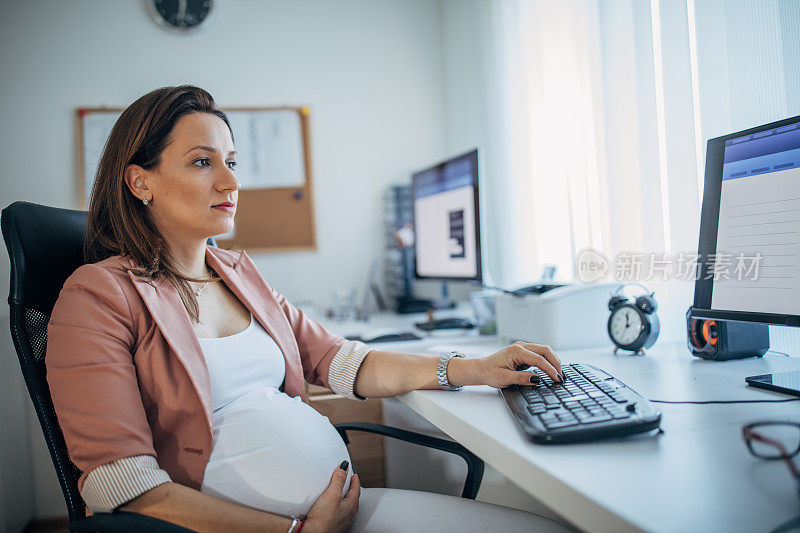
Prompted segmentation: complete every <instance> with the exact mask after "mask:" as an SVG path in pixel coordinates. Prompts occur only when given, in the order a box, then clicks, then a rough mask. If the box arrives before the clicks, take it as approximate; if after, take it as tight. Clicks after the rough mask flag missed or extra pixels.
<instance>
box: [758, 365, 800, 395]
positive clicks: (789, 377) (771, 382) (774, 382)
mask: <svg viewBox="0 0 800 533" xmlns="http://www.w3.org/2000/svg"><path fill="white" fill-rule="evenodd" d="M744 380H745V382H746V383H747V384H748V385H750V386H751V387H758V388H759V389H767V390H774V391H777V392H782V393H784V394H791V395H792V396H800V371H798V370H795V371H792V372H779V373H777V374H763V375H761V376H748V377H746V378H744Z"/></svg>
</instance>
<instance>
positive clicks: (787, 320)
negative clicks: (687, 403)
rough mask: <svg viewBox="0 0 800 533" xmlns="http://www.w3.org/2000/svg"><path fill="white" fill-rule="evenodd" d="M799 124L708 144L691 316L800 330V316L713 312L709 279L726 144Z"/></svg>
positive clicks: (764, 127)
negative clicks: (696, 277)
mask: <svg viewBox="0 0 800 533" xmlns="http://www.w3.org/2000/svg"><path fill="white" fill-rule="evenodd" d="M798 122H800V115H797V116H794V117H790V118H785V119H782V120H778V121H775V122H770V123H768V124H762V125H760V126H756V127H754V128H748V129H746V130H742V131H738V132H736V133H730V134H728V135H723V136H721V137H715V138H713V139H709V140H708V143H707V145H706V168H705V183H704V186H703V205H702V210H701V214H700V238H699V241H698V245H697V253H698V255H699V256H700V258H699V265H700V269H699V275H698V279H697V280H695V289H694V300H693V302H692V308H691V315H692V316H693V317H695V318H707V319H717V320H729V321H741V322H758V323H763V324H774V325H779V326H800V315H790V314H781V313H759V312H753V311H736V310H732V309H711V298H712V293H713V282H714V281H713V279H705V278H706V276H707V275H708V271H709V266H710V261H709V257H711V254H714V253H716V250H717V233H718V229H719V210H720V196H721V193H722V163H723V157H724V154H725V141H728V140H730V139H735V138H737V137H743V136H745V135H752V134H753V133H758V132H761V131H765V130H769V129H773V128H780V127H783V126H788V125H789V124H795V123H798Z"/></svg>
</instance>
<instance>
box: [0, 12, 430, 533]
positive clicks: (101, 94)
mask: <svg viewBox="0 0 800 533" xmlns="http://www.w3.org/2000/svg"><path fill="white" fill-rule="evenodd" d="M0 8H2V13H3V16H2V17H0V73H2V74H0V76H2V82H0V83H2V86H1V87H2V89H0V117H2V120H3V122H2V127H1V128H0V161H2V166H0V168H2V174H0V203H2V204H3V207H4V206H5V205H7V204H9V203H11V202H13V201H16V200H27V201H32V202H36V203H42V204H48V205H53V206H58V207H67V208H73V209H74V208H77V206H78V205H79V204H78V198H77V196H76V193H75V189H76V187H75V180H76V170H75V169H76V157H75V151H76V147H75V136H74V122H73V121H74V111H75V108H77V107H81V106H100V105H106V106H125V105H127V104H129V103H131V102H132V101H133V100H135V99H136V98H137V97H139V96H140V95H142V94H144V93H145V92H147V91H149V90H151V89H154V88H156V87H159V86H162V85H170V84H179V83H193V84H196V85H199V86H201V87H204V88H206V89H207V90H209V91H210V92H211V94H212V95H213V96H214V98H215V99H216V101H217V103H218V104H219V105H221V106H245V105H252V106H259V105H262V106H267V105H281V104H293V105H308V106H309V107H310V108H311V122H310V124H311V148H312V164H313V171H314V187H315V188H314V197H315V216H316V224H317V242H318V250H317V251H316V252H304V253H286V254H275V255H259V256H254V260H255V262H256V264H257V265H258V267H259V269H260V270H261V272H262V274H263V275H264V277H265V279H266V280H267V281H268V282H269V283H270V284H272V285H273V286H274V287H275V288H276V289H278V290H280V291H282V292H283V293H284V294H286V295H287V297H288V298H289V299H290V300H292V301H309V300H311V301H315V302H318V303H319V305H320V306H325V305H328V304H329V303H330V300H331V294H332V290H333V288H334V287H353V288H360V287H361V284H362V282H363V280H364V279H365V277H366V274H367V272H368V268H369V264H370V261H371V260H372V259H373V257H375V256H376V255H377V254H378V253H379V252H380V250H381V247H382V233H381V224H380V223H381V221H382V217H381V193H382V191H383V190H384V189H385V187H386V186H387V185H388V184H393V183H401V182H407V181H408V180H409V175H410V172H411V171H412V170H414V169H418V168H422V167H424V166H427V165H429V164H430V163H432V162H434V161H436V160H438V159H441V158H442V157H443V156H444V148H445V142H444V136H445V133H444V119H443V111H442V103H443V91H442V58H441V46H440V36H439V25H440V13H439V4H438V2H437V1H435V0H342V1H335V2H333V1H324V0H303V1H302V2H298V1H289V0H286V1H277V0H275V1H247V0H225V1H219V2H216V9H217V13H216V14H215V17H216V19H215V20H214V21H213V24H212V25H211V27H209V28H208V29H206V30H204V31H202V32H201V33H198V34H196V35H188V36H180V35H174V34H171V33H167V32H165V31H164V30H162V29H161V28H159V27H157V26H156V24H155V23H154V22H153V21H152V20H151V19H150V18H149V16H148V14H147V10H146V7H145V3H144V2H142V1H133V0H129V1H125V2H121V1H118V2H109V1H106V0H81V1H79V2H78V1H73V2H63V1H57V0H47V1H46V0H40V1H37V2H17V1H11V0H0ZM8 279H9V266H8V258H7V256H6V254H5V253H2V254H0V283H2V284H3V285H5V283H6V282H7V281H6V280H8ZM3 290H4V291H5V290H6V289H3ZM3 294H6V293H5V292H3ZM0 329H2V330H3V331H4V332H8V330H9V324H8V308H7V307H5V306H0ZM0 363H1V364H2V365H3V368H4V369H6V368H10V369H12V371H11V372H1V373H0V395H1V396H0V399H2V404H0V427H2V428H3V431H2V432H1V433H0V434H1V435H2V437H0V443H2V445H3V448H2V450H0V479H2V484H1V486H2V490H3V493H2V494H0V495H3V496H5V497H4V500H3V502H2V503H3V506H0V511H5V515H6V516H5V517H4V518H3V517H0V532H2V531H3V527H4V524H6V525H7V526H8V530H9V531H17V530H19V528H20V527H21V526H22V525H23V524H24V523H25V522H26V521H27V519H28V518H29V517H31V516H36V517H44V516H53V515H62V514H64V502H63V498H62V496H61V493H60V489H59V488H58V485H57V483H56V478H55V473H54V472H53V468H52V463H51V461H50V458H49V456H48V453H47V450H46V447H45V445H44V441H43V438H42V436H41V430H40V429H39V425H38V423H37V422H36V421H35V420H34V419H33V415H32V412H33V411H32V407H31V406H30V402H29V401H28V400H27V393H26V392H25V391H24V385H23V384H22V378H21V376H20V375H19V371H17V370H16V369H17V368H19V366H18V363H17V361H16V356H15V354H14V352H13V349H12V346H11V343H10V340H9V339H8V335H7V333H3V334H2V336H0ZM26 411H28V412H26ZM28 420H30V426H31V429H30V435H29V432H28V429H27V427H26V425H27V421H28ZM28 440H30V442H28ZM12 444H13V445H12ZM29 449H32V450H33V451H32V452H29V451H28V450H29ZM11 487H14V488H11ZM34 493H35V497H34Z"/></svg>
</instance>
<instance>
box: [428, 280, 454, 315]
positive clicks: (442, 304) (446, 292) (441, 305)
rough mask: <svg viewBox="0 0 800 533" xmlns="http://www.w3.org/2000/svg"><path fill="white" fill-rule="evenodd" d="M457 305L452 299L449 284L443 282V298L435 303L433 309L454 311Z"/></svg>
mask: <svg viewBox="0 0 800 533" xmlns="http://www.w3.org/2000/svg"><path fill="white" fill-rule="evenodd" d="M455 306H456V303H455V302H454V301H453V300H451V299H450V289H449V288H448V286H447V282H446V281H443V282H442V297H441V298H439V299H438V300H434V301H433V308H434V309H453V308H455Z"/></svg>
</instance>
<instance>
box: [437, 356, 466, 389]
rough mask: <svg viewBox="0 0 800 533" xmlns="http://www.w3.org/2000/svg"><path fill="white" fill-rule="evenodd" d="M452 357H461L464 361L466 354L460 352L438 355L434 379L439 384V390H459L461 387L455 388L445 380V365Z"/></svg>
mask: <svg viewBox="0 0 800 533" xmlns="http://www.w3.org/2000/svg"><path fill="white" fill-rule="evenodd" d="M453 357H461V358H464V359H466V358H467V356H466V354H463V353H461V352H455V351H453V352H445V353H443V354H441V355H440V357H439V363H438V364H437V365H436V379H437V381H438V382H439V388H440V389H442V390H460V389H461V387H460V386H459V387H456V386H454V385H452V384H451V383H450V380H449V379H447V365H448V364H449V363H450V359H452V358H453Z"/></svg>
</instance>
